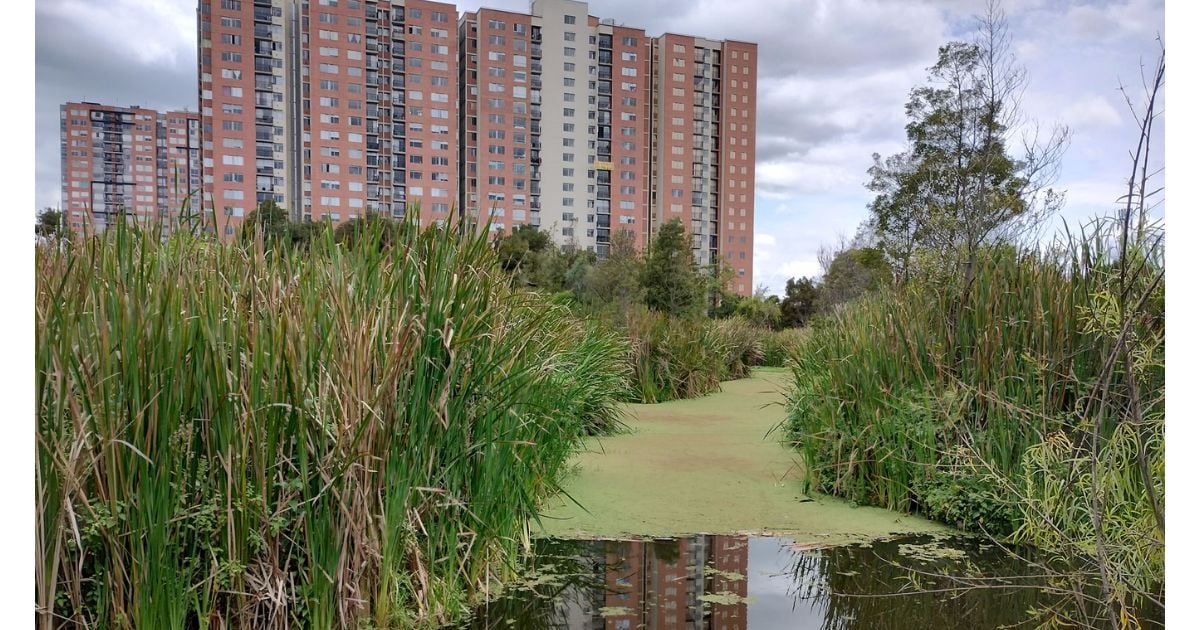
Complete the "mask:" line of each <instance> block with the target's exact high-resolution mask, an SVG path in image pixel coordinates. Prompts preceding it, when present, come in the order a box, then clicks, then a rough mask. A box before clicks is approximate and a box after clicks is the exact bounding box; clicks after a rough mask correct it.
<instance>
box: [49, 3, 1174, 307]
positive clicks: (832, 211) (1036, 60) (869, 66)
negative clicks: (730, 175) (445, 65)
mask: <svg viewBox="0 0 1200 630" xmlns="http://www.w3.org/2000/svg"><path fill="white" fill-rule="evenodd" d="M984 1H985V0H912V1H908V0H738V1H736V2H730V1H728V0H655V1H653V2H647V1H646V0H594V1H593V2H590V3H589V4H590V12H591V14H592V15H596V16H598V17H602V18H603V17H610V18H614V19H615V20H616V21H617V23H619V24H622V23H623V24H627V25H630V26H637V27H642V28H645V29H646V30H647V32H648V33H649V34H651V35H659V34H661V33H663V32H673V33H683V34H689V35H701V36H705V37H709V38H713V39H737V40H743V41H750V42H756V43H757V44H758V47H759V48H758V50H759V67H758V112H757V114H758V137H757V144H758V148H757V159H756V166H757V175H756V194H755V213H756V217H755V246H754V282H755V284H756V285H762V286H764V287H765V288H766V289H767V291H768V292H769V293H774V294H781V293H782V292H783V289H784V285H785V283H786V281H787V279H788V278H792V277H799V276H818V275H819V274H820V272H821V269H820V266H819V264H818V262H817V252H818V250H819V248H820V247H821V246H822V245H823V244H832V243H834V242H836V241H837V240H838V239H839V238H840V237H850V236H853V234H854V232H855V229H856V227H857V226H858V225H859V223H860V222H862V221H863V220H864V219H865V218H866V217H867V214H868V212H867V204H868V203H869V202H870V200H871V194H870V192H869V191H867V190H866V189H865V188H864V186H863V184H864V183H865V182H866V180H867V174H866V173H867V169H868V168H869V167H870V165H871V155H872V153H879V154H881V155H884V156H886V155H890V154H892V153H896V152H898V151H900V150H901V149H902V148H903V146H904V126H905V123H906V120H905V117H904V104H905V102H906V101H907V100H908V93H909V91H910V90H911V89H912V88H913V87H915V86H918V85H921V84H922V83H923V82H924V81H925V78H926V69H927V68H928V67H929V66H931V65H932V64H933V63H934V62H935V61H936V59H937V50H938V47H939V46H940V45H943V44H945V43H947V42H949V41H966V40H969V39H970V38H971V37H972V34H973V31H974V28H975V20H974V16H975V15H978V14H980V13H981V12H982V10H983V8H984ZM480 4H484V5H486V6H489V7H495V8H500V9H509V10H516V11H525V10H528V2H526V1H524V0H485V1H484V2H482V3H481V2H479V0H469V1H464V2H459V3H457V6H458V8H459V10H460V11H466V10H474V9H476V8H478V7H479V6H480ZM1001 6H1002V8H1003V9H1004V10H1005V12H1006V13H1007V14H1008V17H1009V21H1010V28H1011V32H1012V36H1013V48H1014V52H1015V54H1016V55H1017V60H1018V61H1019V62H1020V63H1021V64H1022V65H1023V66H1025V68H1026V69H1027V71H1028V76H1029V84H1028V87H1027V89H1026V91H1025V94H1024V98H1023V100H1022V110H1023V112H1024V113H1025V114H1026V116H1027V117H1028V119H1029V120H1030V121H1031V123H1032V122H1036V123H1037V124H1038V125H1039V126H1040V127H1041V128H1042V129H1043V130H1047V129H1050V128H1052V127H1053V126H1054V125H1065V126H1067V127H1068V128H1069V129H1070V131H1071V144H1070V147H1069V148H1068V149H1067V152H1066V153H1065V155H1064V157H1063V162H1062V171H1061V175H1060V177H1059V179H1058V181H1057V182H1056V186H1055V187H1056V189H1064V190H1066V203H1065V206H1064V208H1063V211H1062V217H1061V219H1062V220H1063V221H1065V222H1066V224H1067V225H1078V224H1079V223H1081V222H1083V221H1084V220H1086V219H1087V218H1088V217H1091V216H1094V215H1096V214H1100V213H1104V212H1106V211H1108V210H1110V209H1111V208H1112V207H1113V205H1114V200H1115V199H1116V198H1117V197H1118V196H1120V195H1121V194H1122V188H1123V184H1122V182H1123V180H1126V179H1127V178H1128V170H1129V155H1128V154H1129V152H1130V151H1131V150H1132V149H1133V147H1134V145H1135V144H1136V142H1137V133H1138V129H1137V126H1136V123H1135V121H1134V118H1133V115H1132V114H1131V112H1130V109H1129V107H1128V105H1127V104H1126V101H1125V97H1124V96H1122V94H1121V92H1120V91H1118V87H1119V86H1120V85H1122V84H1124V85H1127V86H1132V87H1133V88H1134V89H1133V90H1132V95H1133V97H1134V98H1135V99H1141V97H1142V92H1141V85H1142V83H1141V80H1142V79H1141V76H1142V72H1143V66H1145V67H1146V68H1145V71H1146V72H1147V73H1149V72H1150V71H1151V70H1152V69H1153V66H1154V63H1155V62H1156V61H1157V56H1158V52H1159V43H1158V40H1157V38H1158V37H1159V36H1160V35H1161V34H1162V33H1163V30H1164V7H1163V2H1162V0H1111V1H1104V0H1094V1H1085V0H1005V1H1004V2H1003V3H1002V5H1001ZM195 11H196V2H195V1H194V0H37V2H36V6H35V14H36V27H35V28H36V34H35V48H36V58H35V73H36V75H35V77H36V95H35V106H36V112H37V114H36V130H35V136H36V143H37V148H36V164H35V171H36V191H35V200H36V203H37V207H38V208H43V207H57V206H58V205H59V199H60V192H59V190H60V185H59V159H60V156H59V144H58V143H59V131H58V107H59V105H61V104H62V103H64V102H66V101H77V100H88V101H97V102H101V103H105V104H113V105H141V106H145V107H152V108H157V109H182V108H189V109H192V110H195V109H196V92H197V90H196V24H195V19H196V18H195V15H196V14H195ZM1135 103H1140V100H1135ZM1030 128H1032V127H1030ZM1159 128H1160V129H1161V128H1162V127H1161V126H1160V127H1159ZM1162 146H1163V142H1162V134H1161V133H1159V134H1157V135H1156V137H1155V143H1154V144H1153V147H1154V150H1153V151H1152V158H1153V160H1152V166H1162V164H1163V154H1162V149H1161V147H1162ZM1057 224H1058V225H1061V224H1062V223H1061V221H1060V222H1058V223H1057Z"/></svg>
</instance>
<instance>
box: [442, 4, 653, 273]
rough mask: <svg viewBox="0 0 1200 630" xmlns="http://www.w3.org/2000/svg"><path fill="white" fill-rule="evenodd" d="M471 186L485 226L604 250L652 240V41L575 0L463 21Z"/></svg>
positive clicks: (468, 202)
mask: <svg viewBox="0 0 1200 630" xmlns="http://www.w3.org/2000/svg"><path fill="white" fill-rule="evenodd" d="M459 38H460V41H461V46H462V48H463V65H462V68H463V103H464V105H463V111H464V135H463V138H462V143H463V172H464V177H465V180H464V186H463V196H462V198H461V200H460V205H461V207H462V208H463V211H464V213H465V215H466V216H467V217H469V219H470V220H471V221H473V222H475V223H476V224H478V225H481V226H484V225H489V218H490V226H489V227H490V229H492V230H497V231H499V230H503V229H505V228H511V227H513V226H516V225H522V224H528V225H534V226H538V227H540V228H541V229H542V230H544V231H546V232H548V233H549V234H550V236H551V238H552V239H553V240H554V241H555V242H556V243H557V244H559V245H561V246H564V247H577V248H581V249H587V250H591V251H595V252H596V253H597V254H599V255H600V256H604V255H605V254H606V253H607V251H608V247H609V244H610V243H611V241H612V238H613V235H614V233H615V232H616V231H617V230H626V231H628V232H629V233H630V234H631V235H632V236H633V244H634V245H635V246H636V247H642V246H644V244H645V242H646V238H647V236H648V224H647V222H646V212H645V210H646V208H647V203H648V200H649V186H648V185H649V173H650V165H649V155H650V136H649V130H650V126H649V118H650V116H649V112H650V99H649V96H650V92H649V59H650V40H649V39H648V38H647V37H646V33H645V31H644V30H642V29H637V28H630V27H625V26H618V25H616V24H615V22H614V21H613V20H611V19H598V18H596V17H595V16H591V15H589V14H588V5H587V4H586V3H584V2H576V1H574V0H533V2H531V3H530V12H529V13H513V12H508V11H497V10H493V9H480V10H479V11H477V12H473V13H466V14H464V15H463V17H462V18H461V19H460V21H459Z"/></svg>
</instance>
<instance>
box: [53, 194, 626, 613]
mask: <svg viewBox="0 0 1200 630" xmlns="http://www.w3.org/2000/svg"><path fill="white" fill-rule="evenodd" d="M413 216H414V217H415V213H413ZM409 221H410V222H409V223H406V224H405V225H404V226H403V229H400V230H398V231H396V232H395V233H393V234H389V236H388V238H390V239H391V241H390V243H381V242H380V239H381V238H382V237H383V234H382V231H380V230H377V229H376V230H372V229H370V228H368V229H366V230H364V232H363V233H362V234H358V235H357V236H358V237H359V238H358V239H357V240H356V244H355V245H356V246H354V247H348V246H343V245H339V244H336V243H335V242H334V238H333V234H332V232H331V231H327V232H325V233H324V234H322V235H321V236H320V237H319V238H317V239H316V240H315V241H314V242H313V243H311V245H310V248H309V250H308V251H307V252H301V251H293V250H291V249H290V248H287V247H282V246H280V247H269V246H267V245H265V244H264V243H263V241H262V239H261V238H258V239H255V240H254V241H253V242H251V243H249V244H233V245H222V244H219V243H215V242H212V241H209V240H204V239H201V238H196V237H192V236H190V235H187V234H183V233H176V234H173V235H171V236H170V237H169V238H168V239H167V240H165V241H163V240H161V239H160V238H158V237H157V236H156V235H155V233H152V232H151V231H139V230H137V229H135V228H129V227H125V226H117V227H114V228H110V230H108V231H107V232H105V233H104V234H102V235H99V236H95V237H92V238H88V239H86V240H80V241H76V242H73V243H70V244H68V245H66V246H65V247H43V248H39V249H38V251H37V259H36V269H37V274H38V275H37V299H36V310H37V340H36V344H37V353H36V369H37V380H36V394H37V410H38V417H37V423H38V443H37V471H36V480H37V506H36V507H37V552H38V553H37V557H38V566H37V570H36V576H37V598H38V602H37V603H38V611H39V614H38V621H39V625H40V626H41V627H52V626H60V625H66V626H77V627H90V628H96V627H100V628H185V627H186V628H221V627H275V628H283V627H312V628H349V627H370V626H374V627H404V626H410V625H421V624H423V625H430V624H433V623H436V622H438V621H442V620H445V619H448V618H451V617H454V616H455V615H456V614H458V613H459V611H460V610H461V608H462V607H463V606H464V605H465V604H466V602H468V601H470V600H472V599H475V598H476V596H477V595H478V594H479V593H480V592H481V591H482V590H484V589H487V588H489V585H490V584H492V583H493V582H495V581H496V580H497V579H499V578H503V577H504V576H506V575H508V574H509V573H510V570H511V569H510V564H511V562H512V561H513V558H514V556H515V553H516V552H517V551H518V549H519V548H520V547H521V546H522V545H523V544H525V541H526V540H527V533H526V532H527V530H526V528H527V521H526V519H527V518H528V517H529V516H530V515H532V514H534V513H535V510H536V508H537V505H538V502H539V500H540V499H541V498H542V497H544V496H545V495H546V494H547V493H548V492H551V491H553V490H554V489H555V487H556V480H557V476H558V474H559V471H560V468H561V467H562V465H563V463H564V462H565V460H566V458H567V457H568V455H569V454H570V453H571V451H572V449H573V448H574V447H575V446H576V444H577V442H578V440H579V439H580V438H581V437H582V435H583V434H584V432H585V431H589V430H591V431H599V430H605V429H606V428H608V427H611V426H612V425H613V423H614V422H615V421H616V420H617V416H616V407H615V402H616V401H617V400H619V399H624V398H625V397H626V396H627V392H626V391H625V383H626V379H627V377H628V367H627V361H628V359H627V353H628V349H627V347H626V346H624V345H623V344H621V343H620V342H619V340H617V339H615V338H613V337H612V336H611V335H604V334H598V332H597V331H596V330H594V329H593V328H590V327H587V326H585V325H584V324H582V323H580V322H579V321H578V320H576V319H575V318H573V317H571V316H570V314H569V313H568V312H567V310H566V309H565V308H563V307H558V306H550V305H547V304H546V302H545V301H544V300H542V299H541V298H539V297H537V296H535V295H532V294H529V293H525V292H521V291H516V290H513V289H510V288H509V283H508V281H507V279H506V278H505V277H503V276H502V275H501V273H500V272H499V271H498V268H497V263H496V260H495V256H494V253H493V252H492V251H491V248H490V247H489V246H488V243H487V239H486V235H468V236H465V237H460V236H457V235H456V230H454V229H453V228H452V227H447V228H438V227H429V228H426V229H418V228H417V227H416V225H415V223H413V222H411V221H413V219H410V220H409Z"/></svg>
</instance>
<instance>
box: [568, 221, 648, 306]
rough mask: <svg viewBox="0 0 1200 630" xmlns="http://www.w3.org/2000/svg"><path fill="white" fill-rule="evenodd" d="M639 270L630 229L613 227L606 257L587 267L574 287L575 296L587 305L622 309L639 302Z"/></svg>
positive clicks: (637, 257) (639, 266) (640, 271)
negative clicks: (614, 229)
mask: <svg viewBox="0 0 1200 630" xmlns="http://www.w3.org/2000/svg"><path fill="white" fill-rule="evenodd" d="M641 273H642V261H641V258H640V256H638V252H637V248H636V247H635V246H634V238H633V232H630V231H629V230H616V231H615V232H614V233H613V236H612V242H611V243H610V245H609V248H608V257H607V258H605V259H604V261H603V262H601V263H599V264H597V265H594V266H592V267H590V268H589V269H588V270H587V273H586V274H585V275H584V277H583V281H582V283H580V285H579V287H578V288H577V289H576V298H577V299H578V300H579V301H581V302H583V303H585V304H591V305H601V304H615V305H616V306H617V308H618V309H619V310H621V311H624V310H625V309H626V308H628V307H629V306H631V305H632V304H635V303H638V302H641V301H642V287H641V285H640V284H639V280H640V277H641Z"/></svg>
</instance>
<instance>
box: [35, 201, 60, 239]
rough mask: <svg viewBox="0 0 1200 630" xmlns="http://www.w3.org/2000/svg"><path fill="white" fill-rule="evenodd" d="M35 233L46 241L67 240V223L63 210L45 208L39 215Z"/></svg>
mask: <svg viewBox="0 0 1200 630" xmlns="http://www.w3.org/2000/svg"><path fill="white" fill-rule="evenodd" d="M34 232H35V233H36V234H37V235H38V236H40V237H42V238H45V239H51V240H57V239H61V238H65V237H66V236H67V234H68V232H67V221H66V217H65V216H64V215H63V211H62V210H56V209H54V208H44V209H42V211H41V212H39V213H38V215H37V224H36V225H34Z"/></svg>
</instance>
